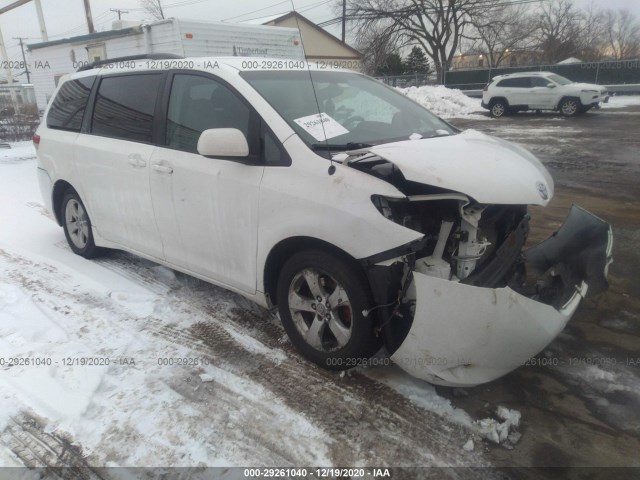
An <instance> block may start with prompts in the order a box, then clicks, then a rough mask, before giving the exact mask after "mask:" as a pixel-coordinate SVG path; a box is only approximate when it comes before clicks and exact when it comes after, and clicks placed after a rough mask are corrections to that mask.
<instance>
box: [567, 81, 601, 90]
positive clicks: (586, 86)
mask: <svg viewBox="0 0 640 480" xmlns="http://www.w3.org/2000/svg"><path fill="white" fill-rule="evenodd" d="M570 85H571V86H572V87H576V88H580V89H582V90H595V91H596V92H604V91H605V90H606V88H605V87H603V86H602V85H596V84H594V83H571V84H570Z"/></svg>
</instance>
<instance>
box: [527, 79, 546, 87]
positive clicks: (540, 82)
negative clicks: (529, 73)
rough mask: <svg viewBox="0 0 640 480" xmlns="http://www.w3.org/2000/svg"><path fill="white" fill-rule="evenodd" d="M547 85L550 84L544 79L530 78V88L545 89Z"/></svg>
mask: <svg viewBox="0 0 640 480" xmlns="http://www.w3.org/2000/svg"><path fill="white" fill-rule="evenodd" d="M548 83H551V82H550V81H549V80H547V79H546V78H542V77H531V86H532V87H546V86H547V84H548Z"/></svg>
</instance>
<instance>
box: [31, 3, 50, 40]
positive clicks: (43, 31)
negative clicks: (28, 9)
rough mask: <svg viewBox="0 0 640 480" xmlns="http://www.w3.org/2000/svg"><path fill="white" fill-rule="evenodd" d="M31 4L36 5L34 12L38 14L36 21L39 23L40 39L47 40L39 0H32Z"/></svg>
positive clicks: (47, 36)
mask: <svg viewBox="0 0 640 480" xmlns="http://www.w3.org/2000/svg"><path fill="white" fill-rule="evenodd" d="M33 4H34V5H35V6H36V13H37V14H38V23H39V24H40V35H42V41H43V42H48V41H49V35H48V34H47V27H46V26H45V24H44V14H43V13H42V5H40V0H33Z"/></svg>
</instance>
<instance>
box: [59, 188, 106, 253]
mask: <svg viewBox="0 0 640 480" xmlns="http://www.w3.org/2000/svg"><path fill="white" fill-rule="evenodd" d="M60 208H61V212H62V227H63V228H64V235H65V237H67V242H68V243H69V246H70V247H71V250H73V253H75V254H76V255H80V256H81V257H84V258H95V257H97V256H99V255H101V254H102V253H103V249H102V248H100V247H96V244H95V242H94V241H93V231H92V228H91V219H90V218H89V214H88V213H87V210H86V208H85V206H84V204H83V203H82V200H80V196H79V195H78V194H77V193H76V191H75V190H73V189H71V188H70V189H69V190H67V191H66V192H65V193H64V197H63V198H62V205H61V206H60Z"/></svg>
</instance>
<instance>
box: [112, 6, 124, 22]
mask: <svg viewBox="0 0 640 480" xmlns="http://www.w3.org/2000/svg"><path fill="white" fill-rule="evenodd" d="M109 10H111V11H112V12H116V13H117V14H118V20H122V14H123V13H129V10H120V9H119V8H110V9H109Z"/></svg>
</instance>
